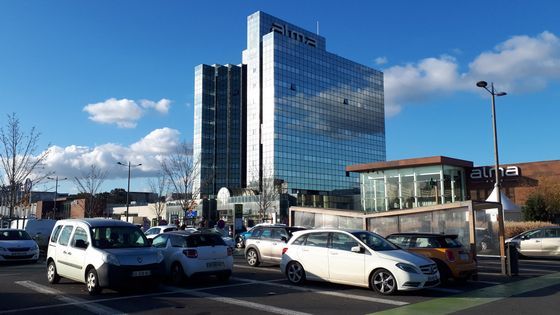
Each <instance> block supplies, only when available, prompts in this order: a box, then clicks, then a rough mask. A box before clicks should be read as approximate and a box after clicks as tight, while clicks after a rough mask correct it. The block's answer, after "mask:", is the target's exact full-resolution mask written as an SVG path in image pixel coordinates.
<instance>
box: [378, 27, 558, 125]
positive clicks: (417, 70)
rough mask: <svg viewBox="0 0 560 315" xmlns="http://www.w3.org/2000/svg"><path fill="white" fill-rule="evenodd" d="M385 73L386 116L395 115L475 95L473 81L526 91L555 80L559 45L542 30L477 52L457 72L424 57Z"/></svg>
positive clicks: (448, 60)
mask: <svg viewBox="0 0 560 315" xmlns="http://www.w3.org/2000/svg"><path fill="white" fill-rule="evenodd" d="M384 73H385V113H386V115H387V116H392V115H396V114H397V113H398V112H400V110H401V109H402V107H403V106H404V105H410V104H414V103H421V102H425V101H428V100H431V99H434V98H437V97H441V96H443V95H446V94H449V93H452V92H459V91H473V92H474V91H477V88H476V87H475V82H477V81H479V80H485V81H488V82H496V85H499V89H500V90H505V91H508V92H510V93H511V92H517V93H522V92H530V91H536V90H539V89H543V88H545V87H546V86H547V85H548V83H549V82H550V81H552V80H558V79H560V40H559V39H558V37H557V36H555V35H554V34H552V33H550V32H548V31H545V32H542V33H541V34H538V35H537V36H535V37H530V36H526V35H523V36H514V37H512V38H510V39H508V40H506V41H505V42H503V43H500V44H498V45H496V47H495V48H494V50H493V51H489V52H488V51H487V52H482V53H481V54H480V55H478V56H477V57H476V58H475V59H474V60H473V61H472V62H470V63H469V65H468V71H467V72H464V73H461V72H459V64H458V62H457V60H456V59H455V58H453V57H450V56H441V57H437V58H425V59H422V60H420V61H419V62H417V63H410V64H407V65H404V66H403V65H399V66H393V67H390V68H388V69H385V70H384Z"/></svg>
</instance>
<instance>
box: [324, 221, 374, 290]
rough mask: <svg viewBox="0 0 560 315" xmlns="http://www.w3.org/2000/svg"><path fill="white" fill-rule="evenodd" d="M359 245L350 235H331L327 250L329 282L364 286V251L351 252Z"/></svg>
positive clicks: (337, 233)
mask: <svg viewBox="0 0 560 315" xmlns="http://www.w3.org/2000/svg"><path fill="white" fill-rule="evenodd" d="M357 246H359V243H358V242H357V241H356V240H355V239H354V238H353V237H352V236H350V235H348V234H346V233H341V232H333V233H332V234H331V243H330V245H329V249H328V261H329V263H328V266H329V278H330V280H331V281H336V282H343V283H353V284H364V283H365V281H366V276H365V255H366V251H362V252H359V253H356V252H352V247H357Z"/></svg>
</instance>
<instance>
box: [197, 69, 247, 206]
mask: <svg viewBox="0 0 560 315" xmlns="http://www.w3.org/2000/svg"><path fill="white" fill-rule="evenodd" d="M243 81H244V71H243V67H242V66H234V65H225V66H221V65H213V66H209V65H199V66H197V67H196V68H195V93H194V95H195V97H194V141H193V156H194V158H195V160H196V161H197V162H196V164H195V166H196V167H197V171H195V172H194V174H196V179H195V185H194V187H195V188H194V189H195V191H197V190H198V188H200V194H201V196H212V195H216V194H217V193H218V190H219V189H220V188H221V187H230V188H239V187H243V186H244V185H245V167H244V165H245V137H244V135H245V123H244V122H245V118H244V103H245V102H244V93H243V86H244V84H243V83H244V82H243Z"/></svg>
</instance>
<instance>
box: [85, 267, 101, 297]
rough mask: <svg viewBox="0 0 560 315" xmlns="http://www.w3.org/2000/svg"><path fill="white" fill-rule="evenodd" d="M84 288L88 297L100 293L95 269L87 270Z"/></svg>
mask: <svg viewBox="0 0 560 315" xmlns="http://www.w3.org/2000/svg"><path fill="white" fill-rule="evenodd" d="M86 286H87V291H88V293H89V294H90V295H96V294H99V293H101V287H100V286H99V277H98V276H97V271H95V268H91V269H89V270H88V272H87V273H86Z"/></svg>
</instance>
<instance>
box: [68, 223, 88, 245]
mask: <svg viewBox="0 0 560 315" xmlns="http://www.w3.org/2000/svg"><path fill="white" fill-rule="evenodd" d="M77 240H82V241H84V243H85V244H86V245H87V244H89V241H88V236H87V233H86V231H85V230H84V229H82V228H81V227H77V228H76V232H74V236H73V237H72V242H71V243H70V244H71V245H72V246H74V247H75V246H76V241H77Z"/></svg>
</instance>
